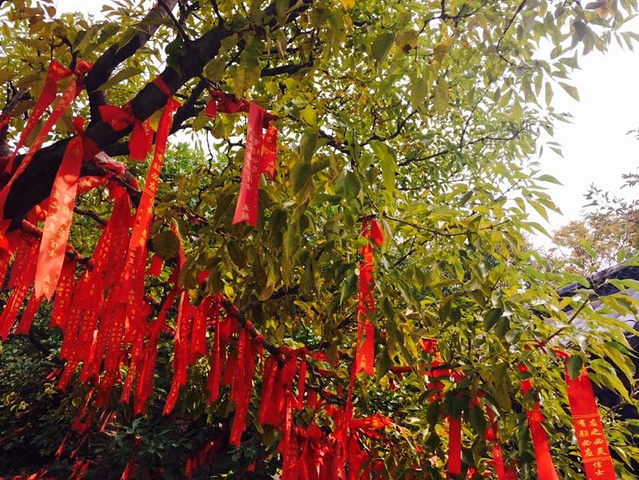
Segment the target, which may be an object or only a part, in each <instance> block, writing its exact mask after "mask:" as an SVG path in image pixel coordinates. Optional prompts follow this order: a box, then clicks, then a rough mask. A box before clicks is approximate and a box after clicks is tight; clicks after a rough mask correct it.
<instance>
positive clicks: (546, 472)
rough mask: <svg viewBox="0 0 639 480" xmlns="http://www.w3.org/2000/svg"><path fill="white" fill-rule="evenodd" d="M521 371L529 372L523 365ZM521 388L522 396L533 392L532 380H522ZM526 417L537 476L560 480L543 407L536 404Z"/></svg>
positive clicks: (542, 478) (543, 479)
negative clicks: (554, 462)
mask: <svg viewBox="0 0 639 480" xmlns="http://www.w3.org/2000/svg"><path fill="white" fill-rule="evenodd" d="M519 371H520V372H528V368H527V367H526V366H525V365H523V364H522V365H520V366H519ZM520 387H521V392H522V394H523V395H526V394H527V393H528V392H529V391H530V390H532V381H531V380H530V379H525V380H522V381H521V382H520ZM526 417H527V418H528V427H529V428H530V435H531V437H532V441H533V448H534V449H535V461H536V463H537V476H538V478H539V480H559V476H558V475H557V472H556V470H555V465H554V464H553V461H552V457H551V456H550V446H549V444H548V435H547V434H546V430H545V429H544V427H543V425H542V422H543V421H544V415H543V414H542V413H541V405H540V404H539V402H536V403H535V406H534V408H533V409H532V410H530V411H528V412H526Z"/></svg>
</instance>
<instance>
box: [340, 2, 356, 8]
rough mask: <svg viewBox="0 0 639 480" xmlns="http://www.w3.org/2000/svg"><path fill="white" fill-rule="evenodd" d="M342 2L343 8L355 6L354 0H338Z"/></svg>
mask: <svg viewBox="0 0 639 480" xmlns="http://www.w3.org/2000/svg"><path fill="white" fill-rule="evenodd" d="M339 1H340V3H341V4H342V7H344V8H345V9H347V10H348V9H349V8H353V7H354V6H355V0H339Z"/></svg>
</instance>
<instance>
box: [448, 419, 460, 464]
mask: <svg viewBox="0 0 639 480" xmlns="http://www.w3.org/2000/svg"><path fill="white" fill-rule="evenodd" d="M461 434H462V422H461V418H454V417H448V464H447V466H446V472H447V473H448V475H449V476H457V475H459V474H461V454H462V440H461Z"/></svg>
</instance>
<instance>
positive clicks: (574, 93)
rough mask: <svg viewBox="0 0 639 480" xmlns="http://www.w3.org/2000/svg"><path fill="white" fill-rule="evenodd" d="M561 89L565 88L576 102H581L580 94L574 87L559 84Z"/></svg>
mask: <svg viewBox="0 0 639 480" xmlns="http://www.w3.org/2000/svg"><path fill="white" fill-rule="evenodd" d="M559 85H561V88H563V89H564V90H565V91H566V93H567V94H568V95H570V96H571V97H572V98H574V99H575V100H577V101H579V92H578V91H577V89H576V88H575V87H573V86H572V85H568V84H567V83H563V82H559Z"/></svg>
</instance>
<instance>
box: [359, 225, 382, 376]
mask: <svg viewBox="0 0 639 480" xmlns="http://www.w3.org/2000/svg"><path fill="white" fill-rule="evenodd" d="M362 236H363V237H364V238H367V239H368V240H371V242H368V243H366V245H364V246H362V248H361V249H360V253H361V254H362V256H363V257H364V259H363V261H362V263H361V264H360V267H359V295H358V297H359V300H358V308H357V345H356V352H355V375H357V374H358V373H360V372H366V373H367V374H368V375H369V376H371V377H372V376H373V375H374V371H375V326H374V324H373V322H371V321H370V318H371V316H372V314H373V313H374V312H375V299H374V297H373V288H374V285H375V281H374V279H373V271H374V265H373V249H374V246H375V245H379V246H381V245H383V243H384V237H383V234H382V229H381V227H380V225H379V223H378V222H377V220H375V219H371V218H367V219H365V220H364V222H363V224H362Z"/></svg>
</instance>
